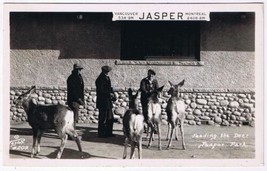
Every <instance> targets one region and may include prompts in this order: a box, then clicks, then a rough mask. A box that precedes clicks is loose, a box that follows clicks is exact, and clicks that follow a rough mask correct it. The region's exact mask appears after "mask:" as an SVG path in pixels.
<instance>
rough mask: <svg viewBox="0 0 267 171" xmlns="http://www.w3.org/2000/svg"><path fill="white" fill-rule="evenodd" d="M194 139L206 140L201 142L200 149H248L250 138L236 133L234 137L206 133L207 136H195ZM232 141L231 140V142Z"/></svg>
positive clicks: (224, 134) (226, 134)
mask: <svg viewBox="0 0 267 171" xmlns="http://www.w3.org/2000/svg"><path fill="white" fill-rule="evenodd" d="M192 138H193V139H199V140H204V141H201V143H200V144H199V145H198V148H199V149H201V148H210V149H215V148H224V147H227V148H229V147H230V148H231V147H232V148H235V147H239V148H246V147H247V144H246V141H245V140H246V139H248V138H249V135H248V134H239V133H234V134H233V135H230V134H228V133H221V134H211V133H205V134H193V135H192ZM229 139H230V140H229Z"/></svg>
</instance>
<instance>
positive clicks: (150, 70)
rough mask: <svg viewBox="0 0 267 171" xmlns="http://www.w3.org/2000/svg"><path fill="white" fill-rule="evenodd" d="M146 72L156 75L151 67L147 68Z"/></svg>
mask: <svg viewBox="0 0 267 171" xmlns="http://www.w3.org/2000/svg"><path fill="white" fill-rule="evenodd" d="M148 72H150V73H151V74H153V75H156V72H155V71H154V70H153V69H149V70H148Z"/></svg>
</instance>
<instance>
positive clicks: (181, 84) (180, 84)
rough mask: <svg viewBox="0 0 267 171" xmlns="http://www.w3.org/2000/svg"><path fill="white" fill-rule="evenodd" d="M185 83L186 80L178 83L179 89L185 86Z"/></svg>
mask: <svg viewBox="0 0 267 171" xmlns="http://www.w3.org/2000/svg"><path fill="white" fill-rule="evenodd" d="M184 82H185V80H183V81H181V82H180V83H178V84H177V85H178V86H179V87H182V86H183V85H184Z"/></svg>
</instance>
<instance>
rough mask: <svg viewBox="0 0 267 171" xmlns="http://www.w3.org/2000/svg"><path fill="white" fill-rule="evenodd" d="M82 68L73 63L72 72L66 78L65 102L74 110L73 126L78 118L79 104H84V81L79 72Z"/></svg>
mask: <svg viewBox="0 0 267 171" xmlns="http://www.w3.org/2000/svg"><path fill="white" fill-rule="evenodd" d="M82 69H83V67H81V66H80V65H78V64H74V65H73V70H72V73H71V75H70V76H69V77H68V79H67V104H68V106H69V107H70V108H71V109H72V110H73V112H74V127H75V128H76V123H77V122H78V119H79V118H78V115H79V106H80V105H84V82H83V78H82V75H81V73H80V72H81V70H82Z"/></svg>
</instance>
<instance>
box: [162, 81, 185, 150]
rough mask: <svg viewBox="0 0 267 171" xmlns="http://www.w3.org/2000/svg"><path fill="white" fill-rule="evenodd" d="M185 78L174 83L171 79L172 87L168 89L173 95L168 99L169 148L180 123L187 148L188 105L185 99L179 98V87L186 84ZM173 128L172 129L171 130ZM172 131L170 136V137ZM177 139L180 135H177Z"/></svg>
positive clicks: (183, 144) (183, 143)
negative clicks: (186, 115) (186, 117)
mask: <svg viewBox="0 0 267 171" xmlns="http://www.w3.org/2000/svg"><path fill="white" fill-rule="evenodd" d="M184 82H185V80H183V81H181V82H180V83H179V84H177V85H174V84H172V83H171V82H170V81H169V83H170V85H171V88H170V89H169V91H168V94H169V95H171V97H170V99H169V100H168V103H167V107H166V112H167V115H168V125H169V127H168V133H167V140H168V139H169V143H168V146H167V149H169V148H170V146H171V143H172V137H173V132H174V130H175V128H176V127H177V126H178V125H179V127H180V131H181V136H182V146H183V149H185V142H184V120H185V109H186V105H185V103H184V101H183V100H181V99H180V98H179V88H180V87H182V86H183V85H184ZM170 129H171V131H170ZM169 133H170V138H169ZM176 140H178V137H177V135H176Z"/></svg>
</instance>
